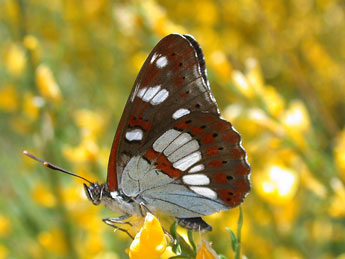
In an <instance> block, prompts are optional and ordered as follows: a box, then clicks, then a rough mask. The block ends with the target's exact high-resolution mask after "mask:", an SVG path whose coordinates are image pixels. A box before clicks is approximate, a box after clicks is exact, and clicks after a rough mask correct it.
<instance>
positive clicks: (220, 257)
mask: <svg viewBox="0 0 345 259" xmlns="http://www.w3.org/2000/svg"><path fill="white" fill-rule="evenodd" d="M218 258H219V259H227V257H226V256H225V255H221V254H220V255H218Z"/></svg>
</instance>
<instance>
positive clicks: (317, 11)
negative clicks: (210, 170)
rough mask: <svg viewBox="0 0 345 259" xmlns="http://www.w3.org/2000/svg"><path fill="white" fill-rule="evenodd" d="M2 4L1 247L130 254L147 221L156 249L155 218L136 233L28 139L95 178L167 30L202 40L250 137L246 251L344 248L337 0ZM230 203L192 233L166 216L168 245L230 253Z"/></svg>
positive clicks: (236, 119)
mask: <svg viewBox="0 0 345 259" xmlns="http://www.w3.org/2000/svg"><path fill="white" fill-rule="evenodd" d="M0 8H1V9H0V10H1V12H0V21H1V22H0V61H1V62H0V129H1V138H0V143H1V150H2V153H1V155H0V164H1V181H0V258H29V257H32V258H51V257H71V258H78V257H79V258H121V257H126V256H127V254H126V253H125V250H126V249H128V248H129V247H132V248H131V249H133V252H131V249H129V251H130V253H131V254H132V256H133V255H135V254H136V252H135V251H144V250H141V249H143V247H144V246H142V245H140V244H141V242H143V244H144V242H145V241H144V240H145V238H144V236H145V235H149V234H150V233H151V230H154V231H153V232H154V233H156V234H154V236H155V237H156V239H155V240H156V241H157V242H156V243H155V244H153V245H154V247H156V246H157V247H160V249H158V250H159V252H158V251H157V252H156V255H157V256H159V255H158V254H159V253H160V251H161V250H164V249H163V247H165V244H164V242H165V241H164V240H166V237H165V236H164V234H162V232H160V231H158V229H160V227H158V222H157V221H156V219H154V218H151V221H148V222H147V223H146V224H147V226H148V225H150V224H151V225H150V226H151V227H144V228H143V229H142V230H141V232H140V233H141V234H138V238H137V239H136V240H137V241H135V242H137V243H134V245H132V246H131V245H130V244H131V242H132V241H131V240H130V239H129V238H128V236H127V235H125V234H124V233H122V232H120V231H118V232H116V233H113V231H112V230H111V229H110V228H109V227H107V226H106V225H105V224H103V222H102V220H101V219H102V217H111V216H116V215H113V212H111V211H109V210H108V209H106V208H104V207H103V206H98V207H96V206H93V205H92V204H90V203H89V202H88V201H87V199H86V197H85V195H84V192H83V186H82V184H81V181H80V180H78V179H73V178H71V177H68V176H66V175H58V174H56V173H55V172H50V171H47V170H45V168H43V167H42V166H41V167H40V166H39V165H37V164H36V163H35V162H33V161H30V160H28V159H27V158H24V157H23V156H22V155H21V153H22V151H23V150H24V149H28V151H30V152H32V153H35V154H37V155H38V156H40V157H43V158H45V159H47V160H49V161H52V162H54V163H57V164H59V165H61V166H63V167H66V168H67V169H70V170H72V171H74V172H76V173H78V174H80V175H82V176H85V177H87V178H89V179H91V180H95V181H96V180H98V181H99V182H102V181H104V180H105V179H106V174H105V172H106V168H107V160H108V156H109V152H110V148H111V142H112V138H113V136H114V133H115V129H116V126H117V123H118V121H119V119H120V116H121V113H122V110H123V107H124V105H125V101H126V99H127V97H128V94H129V91H130V88H131V87H132V84H133V82H134V80H135V76H136V75H137V73H138V71H139V69H140V67H141V65H142V64H143V61H144V60H145V58H146V57H147V55H148V53H149V51H150V50H151V49H152V47H153V46H154V45H155V43H157V42H158V40H159V39H160V38H162V37H163V36H165V35H167V34H169V33H172V32H179V33H189V34H192V35H193V36H194V37H195V38H196V39H197V40H198V42H199V43H200V45H201V46H202V48H203V51H204V54H205V59H206V65H207V68H208V77H209V79H210V84H211V87H212V91H213V92H214V94H215V97H216V98H217V101H218V103H219V106H220V109H221V111H222V115H223V117H225V118H226V119H228V120H230V121H231V122H232V124H233V125H234V126H235V128H236V129H237V130H238V131H239V132H241V134H242V138H243V146H244V147H245V148H246V150H247V152H248V160H249V162H250V163H251V165H252V177H251V180H252V190H251V192H250V194H249V195H248V197H247V198H246V200H245V203H244V204H243V205H242V208H243V215H244V219H243V220H244V221H243V226H242V232H241V233H242V236H241V242H240V244H241V253H242V255H245V256H246V257H248V258H279V259H280V258H338V259H339V258H344V256H345V247H344V242H345V234H344V233H345V224H344V218H345V206H344V202H345V183H344V181H345V116H344V111H345V103H344V100H345V88H344V85H345V77H344V72H343V71H345V64H344V57H345V52H344V47H343V46H344V39H345V15H344V4H343V2H341V1H339V0H299V1H296V0H295V1H279V0H278V1H277V0H267V1H255V0H247V1H222V0H221V1H211V0H198V1H197V0H191V1H168V0H143V1H104V0H83V1H73V0H71V1H60V0H53V1H19V0H3V1H1V3H0ZM237 218H238V209H233V210H230V211H227V212H221V213H219V214H215V215H212V216H209V217H207V218H206V221H207V222H208V223H210V224H211V225H212V226H213V231H212V232H211V233H206V234H194V239H195V244H194V246H193V245H192V243H194V241H193V242H191V240H193V237H191V236H190V235H188V233H187V232H186V231H185V230H183V229H180V228H177V229H176V228H175V230H176V234H174V235H173V233H171V231H169V232H170V234H171V235H172V236H173V238H172V239H171V237H169V238H168V239H167V244H166V245H167V248H166V249H165V251H164V253H162V255H161V258H168V257H171V256H174V255H182V254H184V255H186V256H188V257H191V258H193V257H197V258H199V257H201V258H212V257H210V256H213V255H214V252H212V251H213V250H214V251H215V253H216V254H218V255H219V256H221V255H224V256H226V257H228V258H233V256H234V250H233V245H232V244H234V243H233V241H234V240H235V241H236V240H237V239H235V238H234V237H233V236H232V235H230V237H229V233H228V232H227V231H226V230H225V228H226V227H230V229H231V230H233V231H234V232H236V230H237V226H236V224H237V222H238V220H237ZM149 222H151V223H149ZM160 222H161V224H162V226H163V227H165V228H168V226H169V222H168V223H166V222H165V218H161V217H160ZM144 229H145V230H144ZM172 229H174V228H172ZM155 231H156V232H155ZM235 237H236V238H237V233H236V235H235ZM172 240H177V241H176V243H174V242H172ZM210 243H212V247H211V246H210V245H209V244H210ZM16 244H20V246H18V245H16ZM135 244H136V245H135ZM159 244H161V246H159ZM136 249H137V250H136ZM211 249H212V250H211ZM139 254H140V252H139Z"/></svg>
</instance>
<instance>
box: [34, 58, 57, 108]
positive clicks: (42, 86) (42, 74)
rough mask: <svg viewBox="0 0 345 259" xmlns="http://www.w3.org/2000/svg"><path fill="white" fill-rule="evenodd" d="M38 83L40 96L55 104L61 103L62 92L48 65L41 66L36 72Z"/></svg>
mask: <svg viewBox="0 0 345 259" xmlns="http://www.w3.org/2000/svg"><path fill="white" fill-rule="evenodd" d="M36 83H37V87H38V90H39V92H40V94H41V95H42V96H43V97H44V98H46V99H48V100H50V101H53V102H60V101H61V99H62V98H61V92H60V88H59V86H58V84H57V83H56V81H55V78H54V76H53V73H52V72H51V70H50V68H49V67H47V66H46V65H39V66H38V68H37V70H36Z"/></svg>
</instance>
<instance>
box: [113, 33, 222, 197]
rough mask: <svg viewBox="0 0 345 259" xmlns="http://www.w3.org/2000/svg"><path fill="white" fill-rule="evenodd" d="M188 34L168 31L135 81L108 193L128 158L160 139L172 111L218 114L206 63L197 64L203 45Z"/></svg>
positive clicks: (116, 140)
mask: <svg viewBox="0 0 345 259" xmlns="http://www.w3.org/2000/svg"><path fill="white" fill-rule="evenodd" d="M187 37H188V38H187ZM187 37H185V36H182V35H180V34H171V35H168V36H167V37H165V38H164V39H162V40H161V41H160V42H159V43H158V44H157V45H156V47H155V48H154V49H153V51H152V52H151V54H150V55H149V57H148V58H147V60H146V61H145V63H144V65H143V67H142V69H141V71H140V73H139V75H138V77H137V79H136V81H135V83H134V86H133V89H132V92H131V94H130V97H129V99H128V101H127V104H126V106H125V109H124V112H123V115H122V118H121V121H120V123H119V127H118V129H117V132H116V135H115V138H114V143H113V147H112V151H111V155H110V159H109V165H108V186H109V189H110V190H111V191H114V190H115V189H117V183H118V179H119V178H120V177H121V173H122V170H123V168H124V166H125V165H126V164H127V162H128V161H129V159H130V157H132V156H134V155H136V154H138V150H139V148H140V147H142V146H143V145H144V144H145V143H147V141H148V140H153V139H154V138H155V137H158V135H159V133H160V132H161V131H162V129H163V128H165V127H166V124H168V123H169V120H167V119H168V118H170V119H171V120H172V116H173V115H174V114H175V118H176V117H177V116H181V114H183V112H189V113H190V112H192V111H194V110H200V111H207V112H209V113H218V107H217V104H216V103H215V102H214V97H213V95H212V93H211V91H210V90H209V86H208V81H207V78H206V70H205V69H204V65H202V67H201V66H200V64H204V63H205V62H204V60H203V55H202V52H201V49H200V48H199V47H198V44H197V43H196V41H195V40H194V39H193V38H192V37H191V36H187ZM191 42H193V44H192V43H191ZM196 47H198V50H199V51H198V52H197V51H196ZM199 52H200V53H201V55H200V54H198V53H199ZM132 130H133V132H132ZM141 133H142V135H141ZM126 134H127V137H128V138H126ZM139 138H140V139H139Z"/></svg>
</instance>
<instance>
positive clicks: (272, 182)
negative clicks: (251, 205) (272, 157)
mask: <svg viewBox="0 0 345 259" xmlns="http://www.w3.org/2000/svg"><path fill="white" fill-rule="evenodd" d="M255 180H256V182H257V184H256V186H257V188H258V192H259V194H260V195H261V196H262V197H263V198H265V199H266V200H268V201H270V202H272V203H274V204H282V203H286V202H289V201H291V199H292V198H293V197H294V195H295V193H296V191H297V174H296V172H295V171H293V170H292V169H288V168H285V167H283V166H281V165H279V164H272V165H270V166H269V167H268V168H267V169H266V170H265V171H264V172H263V173H262V174H260V175H257V176H256V178H255Z"/></svg>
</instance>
